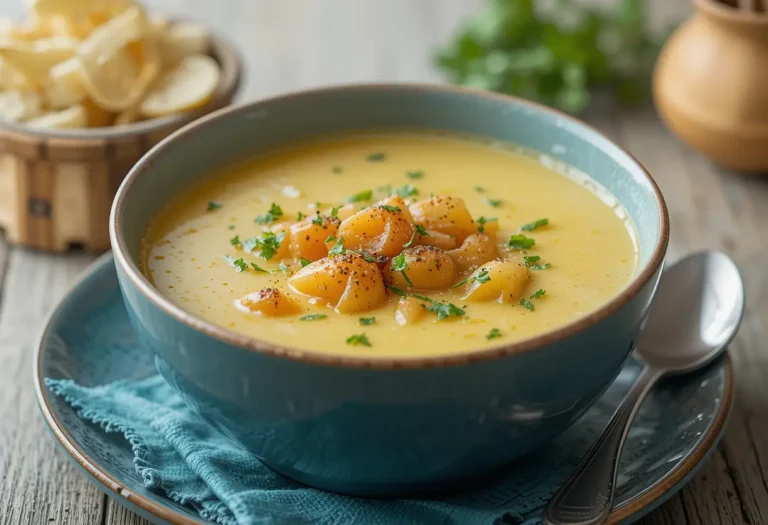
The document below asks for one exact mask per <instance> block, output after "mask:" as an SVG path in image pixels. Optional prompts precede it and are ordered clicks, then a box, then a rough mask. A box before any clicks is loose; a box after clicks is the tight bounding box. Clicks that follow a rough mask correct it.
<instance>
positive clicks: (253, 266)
mask: <svg viewBox="0 0 768 525" xmlns="http://www.w3.org/2000/svg"><path fill="white" fill-rule="evenodd" d="M251 268H253V269H254V271H257V272H263V273H269V272H268V271H267V270H265V269H264V268H262V267H261V266H259V265H258V264H256V263H254V262H252V263H251Z"/></svg>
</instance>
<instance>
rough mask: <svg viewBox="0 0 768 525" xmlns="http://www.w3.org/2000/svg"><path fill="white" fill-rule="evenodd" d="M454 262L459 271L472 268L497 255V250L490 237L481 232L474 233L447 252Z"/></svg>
mask: <svg viewBox="0 0 768 525" xmlns="http://www.w3.org/2000/svg"><path fill="white" fill-rule="evenodd" d="M448 255H450V256H451V258H452V259H453V260H454V262H455V263H456V269H457V270H458V271H459V272H466V271H467V270H474V269H475V268H477V267H478V266H480V265H481V264H485V263H487V262H488V261H490V260H491V259H495V258H496V257H498V256H499V250H498V249H497V248H496V243H495V242H494V240H493V238H492V237H489V236H488V235H485V234H483V233H474V234H472V235H470V236H469V237H467V238H466V239H465V240H464V242H463V243H461V246H459V247H458V248H456V249H455V250H451V251H449V252H448Z"/></svg>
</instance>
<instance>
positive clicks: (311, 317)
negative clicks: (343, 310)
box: [299, 314, 328, 321]
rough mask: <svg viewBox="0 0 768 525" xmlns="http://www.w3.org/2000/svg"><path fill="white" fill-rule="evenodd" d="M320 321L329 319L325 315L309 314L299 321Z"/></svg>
mask: <svg viewBox="0 0 768 525" xmlns="http://www.w3.org/2000/svg"><path fill="white" fill-rule="evenodd" d="M320 319H328V316H327V315H325V314H307V315H302V316H301V317H299V321H318V320H320Z"/></svg>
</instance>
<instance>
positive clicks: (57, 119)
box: [25, 104, 88, 129]
mask: <svg viewBox="0 0 768 525" xmlns="http://www.w3.org/2000/svg"><path fill="white" fill-rule="evenodd" d="M25 124H26V125H27V126H30V127H33V128H50V129H67V128H85V127H87V126H88V119H87V116H86V113H85V108H83V106H81V105H79V104H78V105H76V106H72V107H69V108H67V109H62V110H61V111H54V112H51V113H45V114H43V115H41V116H39V117H36V118H33V119H32V120H28V121H27V122H26V123H25Z"/></svg>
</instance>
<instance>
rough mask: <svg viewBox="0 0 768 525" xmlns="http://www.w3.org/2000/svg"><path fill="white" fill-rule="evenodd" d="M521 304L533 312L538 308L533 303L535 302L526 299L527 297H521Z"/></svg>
mask: <svg viewBox="0 0 768 525" xmlns="http://www.w3.org/2000/svg"><path fill="white" fill-rule="evenodd" d="M520 306H522V307H523V308H525V309H526V310H530V311H531V312H533V311H534V310H535V309H536V307H535V306H534V305H533V303H532V302H531V301H529V300H528V299H526V298H525V297H523V298H522V299H520Z"/></svg>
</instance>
